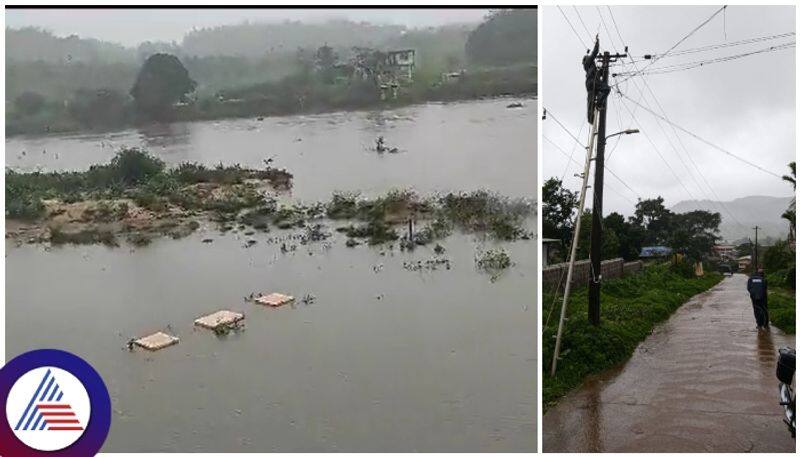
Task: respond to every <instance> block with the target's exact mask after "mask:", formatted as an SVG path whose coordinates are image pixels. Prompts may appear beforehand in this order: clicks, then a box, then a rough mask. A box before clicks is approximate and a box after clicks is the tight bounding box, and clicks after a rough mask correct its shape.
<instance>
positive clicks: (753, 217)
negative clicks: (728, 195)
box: [670, 195, 792, 242]
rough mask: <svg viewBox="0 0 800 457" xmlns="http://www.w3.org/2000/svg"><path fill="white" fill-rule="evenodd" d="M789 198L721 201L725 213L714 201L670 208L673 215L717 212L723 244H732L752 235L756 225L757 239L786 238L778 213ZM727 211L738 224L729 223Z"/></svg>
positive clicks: (758, 196)
mask: <svg viewBox="0 0 800 457" xmlns="http://www.w3.org/2000/svg"><path fill="white" fill-rule="evenodd" d="M791 201H792V197H770V196H765V195H752V196H748V197H742V198H737V199H735V200H731V201H725V202H723V204H724V207H725V208H727V211H725V210H723V209H721V205H720V204H719V202H716V201H714V200H684V201H681V202H679V203H677V204H675V205H674V206H672V207H671V208H670V211H672V212H675V213H685V212H687V211H694V210H698V209H699V210H704V211H711V212H717V213H720V215H721V216H722V223H721V224H720V236H722V238H723V239H725V240H726V241H731V242H732V241H736V240H739V239H742V238H747V237H752V236H753V227H755V226H756V225H758V226H759V227H761V229H759V238H760V237H761V236H762V235H763V236H764V237H765V238H766V237H767V236H770V237H773V238H786V235H787V234H788V233H789V225H788V222H787V221H786V220H785V219H782V218H781V214H783V212H784V211H786V208H787V207H788V206H789V203H790V202H791ZM728 211H729V212H730V213H731V214H732V215H733V218H735V219H736V220H737V221H738V222H739V223H740V224H741V225H740V224H739V223H737V222H736V221H734V220H733V218H732V217H731V216H730V215H729V213H728Z"/></svg>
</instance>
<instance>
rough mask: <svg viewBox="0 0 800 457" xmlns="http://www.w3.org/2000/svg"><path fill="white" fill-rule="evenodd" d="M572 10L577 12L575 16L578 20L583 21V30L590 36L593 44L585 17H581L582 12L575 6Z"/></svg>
mask: <svg viewBox="0 0 800 457" xmlns="http://www.w3.org/2000/svg"><path fill="white" fill-rule="evenodd" d="M572 9H573V10H575V14H576V15H577V16H578V20H579V21H581V25H582V26H583V30H585V31H586V34H587V35H589V43H591V42H592V32H590V31H589V28H588V27H586V24H585V23H584V22H583V17H581V13H580V11H578V8H577V7H576V6H575V5H573V6H572Z"/></svg>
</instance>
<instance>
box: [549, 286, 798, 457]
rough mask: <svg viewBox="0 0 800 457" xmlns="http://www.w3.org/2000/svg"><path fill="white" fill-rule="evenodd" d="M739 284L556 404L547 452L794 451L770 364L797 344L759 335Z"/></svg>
mask: <svg viewBox="0 0 800 457" xmlns="http://www.w3.org/2000/svg"><path fill="white" fill-rule="evenodd" d="M746 283H747V277H746V276H744V275H741V274H737V275H734V276H732V277H730V278H726V279H725V280H724V281H722V282H721V283H720V284H718V285H717V286H715V287H714V288H712V289H711V290H709V291H707V292H705V293H702V294H700V295H698V296H696V297H694V298H692V299H691V300H690V301H689V302H687V303H686V304H684V305H683V306H682V307H681V308H680V309H679V310H678V311H676V312H675V314H674V315H673V316H672V317H671V318H670V319H669V320H668V321H667V322H665V323H664V324H662V325H660V326H659V327H657V328H656V329H655V331H654V332H653V334H652V335H650V336H649V337H648V338H647V339H646V340H645V341H644V342H643V343H642V344H641V345H639V347H638V348H637V349H636V352H635V353H634V355H633V356H632V357H631V359H630V360H629V361H628V362H627V363H625V364H624V365H623V366H621V367H618V368H616V369H613V370H609V371H608V372H606V373H602V374H601V375H599V376H595V377H592V378H590V379H589V380H587V381H586V382H585V383H584V384H583V385H582V386H581V387H580V388H578V389H576V390H575V391H573V392H572V393H570V394H568V395H567V396H566V397H564V398H562V399H561V400H560V401H559V403H558V404H557V405H556V406H554V407H552V408H551V409H550V410H549V411H548V412H547V413H546V414H545V415H544V417H543V435H542V437H543V440H544V441H543V448H544V450H545V452H569V451H577V452H659V451H660V452H664V451H672V452H748V451H752V452H793V451H794V449H795V442H794V440H793V439H792V438H791V436H790V434H789V432H788V430H787V429H786V426H785V425H784V424H783V423H782V422H781V417H782V416H781V415H782V410H781V407H780V406H779V404H778V397H777V395H778V387H777V386H778V384H777V380H776V378H775V363H776V355H777V350H778V348H780V347H781V346H784V345H791V346H794V343H795V337H794V336H793V335H786V334H784V333H783V332H781V331H780V330H778V329H777V328H775V327H772V329H771V332H764V333H762V334H758V333H757V332H756V329H755V321H754V318H753V311H752V306H751V304H750V300H749V297H748V295H747V292H746Z"/></svg>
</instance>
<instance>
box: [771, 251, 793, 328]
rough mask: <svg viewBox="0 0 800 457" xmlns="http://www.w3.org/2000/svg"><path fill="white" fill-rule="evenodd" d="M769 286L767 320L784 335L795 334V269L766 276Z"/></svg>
mask: <svg viewBox="0 0 800 457" xmlns="http://www.w3.org/2000/svg"><path fill="white" fill-rule="evenodd" d="M767 283H768V284H769V299H768V302H767V303H768V306H769V318H770V321H771V322H772V324H773V325H774V326H776V327H778V328H779V329H781V330H783V331H784V332H786V333H790V334H794V333H795V314H796V310H797V301H796V294H795V290H794V288H795V267H794V266H792V267H790V268H788V269H785V270H778V271H774V272H771V273H768V274H767Z"/></svg>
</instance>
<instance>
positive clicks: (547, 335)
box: [541, 265, 722, 410]
mask: <svg viewBox="0 0 800 457" xmlns="http://www.w3.org/2000/svg"><path fill="white" fill-rule="evenodd" d="M721 280H722V275H720V274H719V273H707V274H706V275H705V276H704V277H701V278H686V277H684V276H682V275H680V274H678V273H676V272H674V271H672V270H671V269H670V267H669V266H668V265H654V266H650V267H647V268H645V270H644V271H643V272H642V273H640V274H637V275H633V276H629V277H625V278H621V279H613V280H609V281H606V282H604V283H603V289H602V297H601V303H602V304H601V319H602V323H601V325H600V326H599V327H594V326H592V325H591V324H590V323H589V322H588V321H587V318H586V315H587V310H588V297H587V291H586V288H585V287H578V288H577V290H575V291H574V292H573V293H572V295H571V296H570V300H569V303H568V306H567V319H568V320H567V321H566V322H565V324H564V332H563V336H562V345H561V355H560V358H559V362H558V370H557V372H556V375H555V376H550V366H551V364H552V361H553V351H554V349H555V334H556V331H557V328H558V307H559V306H560V302H559V301H558V300H556V297H555V296H554V295H553V293H552V292H545V293H543V296H542V303H543V306H544V308H545V309H544V314H543V319H544V324H543V333H542V359H541V363H542V370H543V379H542V381H543V384H542V404H543V408H544V409H545V410H547V409H548V408H549V407H551V406H553V405H554V404H555V403H556V402H557V401H558V399H559V398H560V397H562V396H564V395H565V394H566V393H567V392H569V391H570V390H572V389H573V388H575V387H577V386H578V385H580V384H581V383H582V382H583V381H584V379H586V377H587V376H589V375H590V374H593V373H599V372H601V371H603V370H606V369H608V368H611V367H613V366H614V365H617V364H619V363H621V362H623V361H625V360H627V359H628V358H629V357H630V356H631V354H633V351H634V350H635V349H636V346H637V345H638V344H639V343H640V342H642V341H643V340H644V339H645V338H646V337H647V335H649V334H650V332H651V331H652V330H653V328H654V327H655V325H656V324H658V323H660V322H662V321H664V320H666V319H667V318H668V317H669V316H670V315H671V314H672V313H673V312H674V311H675V310H676V309H678V308H679V307H680V306H681V305H683V304H684V303H685V302H686V301H687V300H688V299H689V298H691V297H692V296H694V295H696V294H698V293H700V292H703V291H706V290H708V289H710V288H711V287H713V286H714V285H716V284H717V283H719V282H720V281H721ZM551 308H552V310H551Z"/></svg>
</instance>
